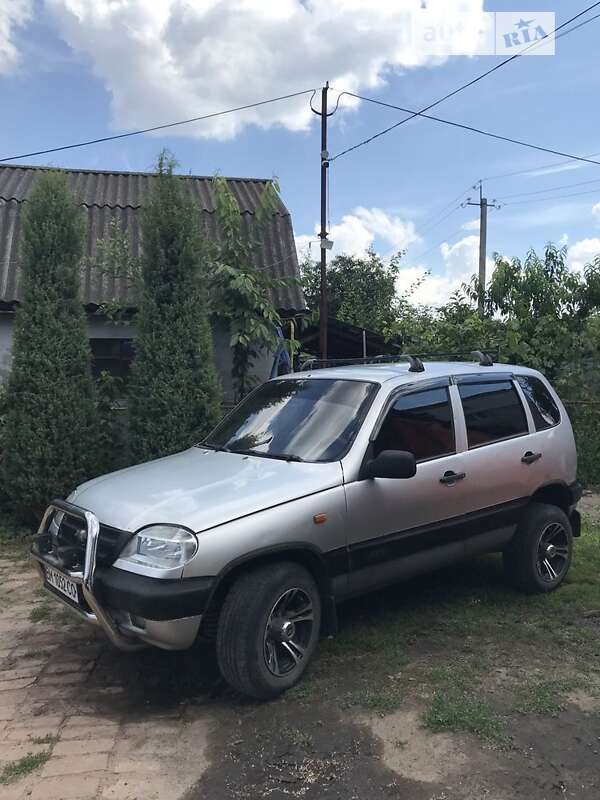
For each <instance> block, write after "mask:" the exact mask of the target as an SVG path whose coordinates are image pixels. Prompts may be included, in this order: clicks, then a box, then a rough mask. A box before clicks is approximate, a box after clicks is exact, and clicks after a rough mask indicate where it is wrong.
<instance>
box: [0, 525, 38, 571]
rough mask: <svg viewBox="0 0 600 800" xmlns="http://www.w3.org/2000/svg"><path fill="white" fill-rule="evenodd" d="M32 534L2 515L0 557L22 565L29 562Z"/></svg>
mask: <svg viewBox="0 0 600 800" xmlns="http://www.w3.org/2000/svg"><path fill="white" fill-rule="evenodd" d="M31 537H32V532H31V531H30V530H29V529H27V528H23V527H21V526H19V525H16V524H15V523H14V521H13V520H11V519H10V518H8V517H6V516H3V515H0V557H2V558H10V559H11V560H12V561H14V562H17V563H20V564H22V563H23V562H28V561H29V548H30V547H31Z"/></svg>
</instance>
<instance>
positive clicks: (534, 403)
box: [517, 375, 560, 431]
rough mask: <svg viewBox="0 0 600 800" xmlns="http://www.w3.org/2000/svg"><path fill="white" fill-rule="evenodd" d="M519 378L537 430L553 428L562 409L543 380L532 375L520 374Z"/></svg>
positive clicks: (558, 420) (558, 419)
mask: <svg viewBox="0 0 600 800" xmlns="http://www.w3.org/2000/svg"><path fill="white" fill-rule="evenodd" d="M517 380H518V381H519V384H520V386H521V389H523V394H524V395H525V397H526V398H527V402H528V403H529V408H530V409H531V413H532V415H533V421H534V423H535V429H536V431H543V430H545V429H546V428H552V426H553V425H558V423H559V422H560V411H559V410H558V406H557V405H556V403H555V402H554V400H553V398H552V395H551V394H550V392H549V391H548V389H547V388H546V387H545V386H544V384H543V383H542V381H541V380H540V379H539V378H533V377H532V376H531V375H518V376H517Z"/></svg>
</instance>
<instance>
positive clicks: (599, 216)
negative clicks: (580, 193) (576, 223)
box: [592, 203, 600, 225]
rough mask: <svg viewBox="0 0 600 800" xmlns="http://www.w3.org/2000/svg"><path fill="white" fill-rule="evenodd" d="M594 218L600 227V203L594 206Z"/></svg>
mask: <svg viewBox="0 0 600 800" xmlns="http://www.w3.org/2000/svg"><path fill="white" fill-rule="evenodd" d="M592 217H593V218H594V220H595V222H596V223H598V225H600V203H596V204H595V205H593V206H592Z"/></svg>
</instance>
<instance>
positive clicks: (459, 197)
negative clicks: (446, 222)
mask: <svg viewBox="0 0 600 800" xmlns="http://www.w3.org/2000/svg"><path fill="white" fill-rule="evenodd" d="M475 187H476V184H474V185H472V186H469V187H468V188H467V189H465V190H464V192H461V193H460V194H459V195H457V196H456V197H454V198H452V200H449V201H448V202H447V203H446V204H445V205H443V206H442V207H441V208H440V209H439V210H438V211H437V212H436V213H434V214H433V216H431V217H430V218H429V220H428V221H427V222H425V223H424V224H423V225H422V226H421V231H423V230H426V229H428V228H429V226H430V225H431V224H432V223H438V224H439V222H441V221H442V220H439V222H438V218H439V217H440V216H441V215H442V214H443V213H444V211H446V210H447V209H448V208H450V206H452V205H454V203H458V201H459V200H462V199H463V198H464V196H465V195H466V194H467V192H470V191H471V190H472V189H475ZM459 208H460V205H459V206H456V207H455V208H453V209H452V211H451V213H454V211H456V210H458V209H459ZM448 216H449V215H448ZM443 219H445V217H444V218H443ZM434 227H437V225H435V226H434Z"/></svg>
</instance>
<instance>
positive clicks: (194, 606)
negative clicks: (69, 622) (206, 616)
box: [31, 500, 212, 650]
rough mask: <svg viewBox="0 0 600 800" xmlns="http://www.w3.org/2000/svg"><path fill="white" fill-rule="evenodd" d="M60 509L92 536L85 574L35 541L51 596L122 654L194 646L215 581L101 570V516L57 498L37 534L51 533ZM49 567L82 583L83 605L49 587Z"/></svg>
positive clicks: (36, 555) (88, 541) (37, 559)
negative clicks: (148, 646)
mask: <svg viewBox="0 0 600 800" xmlns="http://www.w3.org/2000/svg"><path fill="white" fill-rule="evenodd" d="M56 511H62V512H64V513H65V514H68V515H70V516H71V517H76V518H77V519H79V520H81V521H82V522H83V523H84V524H85V528H86V534H87V538H86V544H85V559H84V565H83V570H81V571H76V570H72V569H67V568H65V566H64V564H63V563H62V562H61V561H60V560H58V559H57V558H55V557H54V556H53V555H52V553H42V552H41V551H40V549H39V547H38V544H37V542H36V541H34V544H33V547H32V550H31V555H32V557H33V559H34V560H35V563H36V566H37V568H38V571H39V573H40V576H41V578H42V580H43V581H44V588H45V589H46V591H48V592H49V594H51V595H52V596H53V597H54V598H56V599H57V600H60V601H61V602H63V603H64V604H65V605H66V606H67V607H68V608H69V609H71V611H73V612H74V613H76V614H77V615H78V616H79V617H80V618H82V619H84V620H85V621H86V622H89V623H91V624H93V625H99V626H100V627H101V628H102V629H103V630H104V632H105V633H106V635H107V636H108V637H109V639H110V640H111V641H112V642H113V644H115V645H116V646H117V647H118V648H119V649H121V650H138V649H140V648H141V647H143V646H144V645H145V644H152V645H155V646H156V647H162V648H164V649H167V650H182V649H185V648H187V647H190V646H191V645H192V644H193V642H194V640H195V638H196V636H197V633H198V629H199V627H200V622H201V619H202V612H203V610H204V608H205V607H206V603H207V601H208V597H209V594H210V591H211V587H212V580H211V579H210V578H192V579H190V578H188V579H181V580H163V579H157V578H149V577H146V576H143V575H137V574H135V573H130V572H126V571H125V570H122V569H117V568H115V567H110V568H96V553H97V548H98V536H99V531H100V525H99V522H98V518H97V517H96V515H95V514H93V513H92V512H91V511H86V510H85V509H82V508H79V507H78V506H75V505H73V504H72V503H67V502H65V501H63V500H54V501H53V502H52V503H51V505H50V506H49V507H48V509H47V510H46V513H45V514H44V518H43V520H42V522H41V524H40V527H39V531H38V536H43V535H46V531H47V528H48V524H49V521H50V518H51V517H52V515H53V514H54V513H55V512H56ZM44 566H47V567H51V568H54V569H57V570H59V571H60V572H62V573H64V574H65V575H66V576H67V577H68V578H70V580H72V581H73V582H74V583H75V584H77V586H78V591H79V592H80V597H81V598H82V600H83V602H82V603H81V604H79V603H74V602H71V601H70V600H69V599H67V598H66V597H63V596H62V595H61V594H60V593H59V592H57V591H54V590H53V589H52V588H51V587H49V586H48V584H47V582H46V575H45V572H44Z"/></svg>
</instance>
